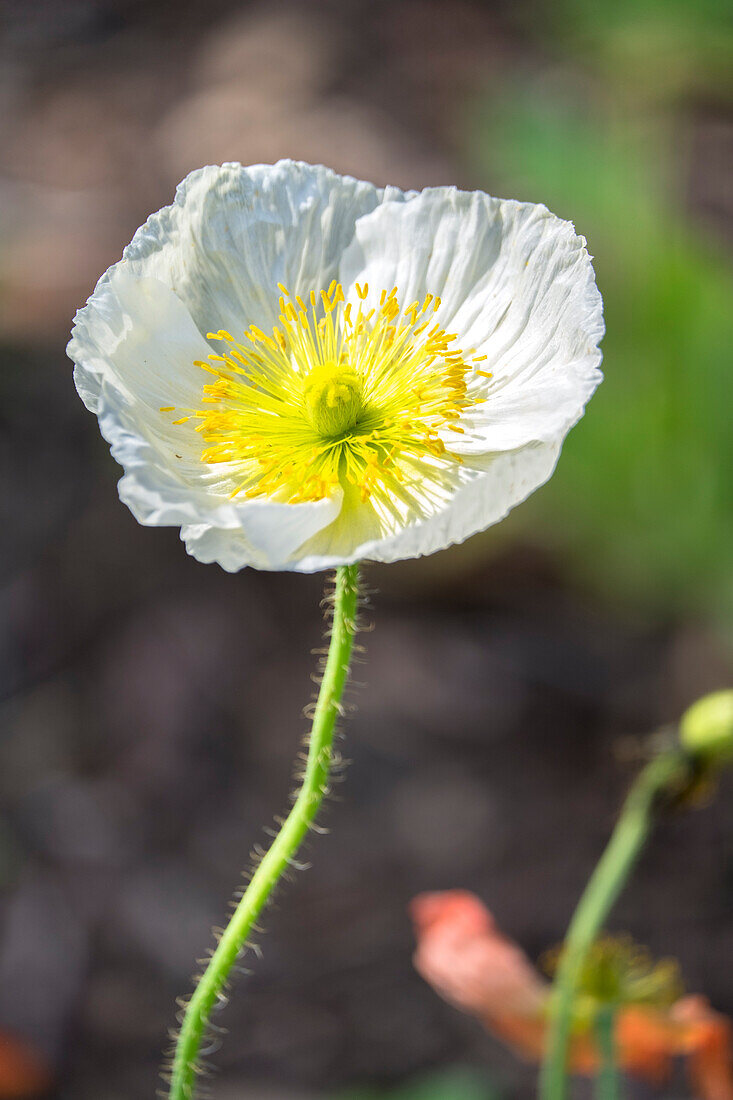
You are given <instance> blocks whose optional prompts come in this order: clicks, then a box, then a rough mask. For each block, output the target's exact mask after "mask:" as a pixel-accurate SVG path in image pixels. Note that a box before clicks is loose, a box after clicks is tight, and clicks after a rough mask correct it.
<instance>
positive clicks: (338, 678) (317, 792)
mask: <svg viewBox="0 0 733 1100" xmlns="http://www.w3.org/2000/svg"><path fill="white" fill-rule="evenodd" d="M358 573H359V567H358V566H357V565H348V566H341V567H340V568H339V569H338V570H337V572H336V591H335V596H334V605H333V623H332V628H331V640H330V645H329V649H328V657H327V658H326V664H325V668H324V672H323V679H322V681H321V687H320V691H319V693H318V701H317V703H316V707H315V712H314V716H313V724H312V727H311V731H310V737H309V742H308V758H307V762H306V767H305V774H304V776H303V782H302V785H301V787H300V790H299V792H298V796H297V798H296V800H295V802H294V804H293V808H292V809H291V811H290V813H289V815H288V817H287V818H286V820H285V821H284V823H283V825H282V827H281V829H280V831H279V833H278V834H277V836H276V837H275V839H274V840H273V842H272V844H271V846H270V848H269V849H268V850H267V852H266V853H265V855H264V856H263V858H262V860H261V861H260V863H259V865H258V867H257V869H256V870H255V872H254V874H253V876H252V878H251V880H250V882H249V885H248V886H247V889H246V890H245V892H244V894H243V895H242V899H241V901H240V902H239V904H238V905H237V908H236V909H235V911H234V914H233V916H232V918H231V920H230V921H229V924H228V925H227V927H226V929H225V930H224V932H223V934H222V936H221V938H220V939H219V942H218V944H217V946H216V950H215V951H214V952H213V954H212V956H211V959H210V961H209V963H208V965H207V967H206V969H205V970H204V973H203V974H202V975H201V978H200V979H199V982H198V985H197V986H196V989H195V990H194V993H193V996H192V997H191V999H190V1000H189V1002H188V1004H187V1005H186V1008H185V1011H184V1014H183V1019H182V1021H181V1029H180V1032H179V1034H178V1039H177V1042H176V1048H175V1053H174V1056H173V1064H172V1068H171V1076H170V1091H169V1098H170V1100H193V1097H194V1095H195V1089H196V1079H197V1077H198V1075H199V1073H200V1068H199V1058H200V1051H201V1044H202V1040H203V1037H204V1035H205V1033H206V1029H207V1026H208V1023H209V1019H210V1017H211V1013H212V1010H213V1008H214V1006H215V1004H216V1003H217V1001H218V999H219V998H220V997H221V995H222V992H223V990H224V988H225V986H226V983H227V979H228V978H229V975H230V973H231V970H232V967H233V966H234V964H235V963H236V961H237V959H238V957H239V955H240V953H241V951H242V949H243V948H244V947H245V946H246V943H247V938H248V936H249V934H250V932H251V931H252V927H253V925H254V923H255V921H256V920H257V917H258V916H259V914H260V913H261V912H262V910H263V908H264V906H265V905H266V903H267V901H268V898H269V897H270V895H271V894H272V891H273V889H274V887H275V886H276V885H277V883H278V882H279V881H280V879H281V878H282V876H283V874H284V873H285V872H286V871H287V869H288V867H289V866H290V865H291V863H292V861H293V858H294V857H295V855H296V853H297V851H298V849H299V848H300V845H301V843H302V842H303V840H304V838H305V836H306V833H307V832H308V829H309V828H310V826H311V824H312V822H313V819H314V817H315V816H316V814H317V812H318V810H319V808H320V805H321V803H322V801H323V797H324V795H325V794H326V792H327V789H328V781H329V774H330V768H331V754H332V745H333V738H334V730H335V725H336V719H337V716H338V715H339V714H340V712H341V698H342V695H343V692H344V687H345V686H346V680H347V677H348V671H349V662H350V660H351V651H352V648H353V642H354V634H355V631H356V625H355V624H356V612H357V603H358V591H357V589H358Z"/></svg>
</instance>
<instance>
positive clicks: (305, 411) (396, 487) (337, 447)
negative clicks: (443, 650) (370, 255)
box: [166, 281, 490, 517]
mask: <svg viewBox="0 0 733 1100" xmlns="http://www.w3.org/2000/svg"><path fill="white" fill-rule="evenodd" d="M278 286H279V289H280V291H281V297H280V317H279V321H280V324H279V325H278V326H276V327H275V328H274V329H273V331H272V335H267V334H266V333H264V332H263V331H262V330H261V329H259V328H257V327H256V326H254V325H252V326H250V328H249V329H248V330H247V332H246V333H245V334H244V339H243V340H242V341H239V340H237V339H235V337H234V336H232V335H231V334H230V333H229V332H226V331H224V330H221V331H219V332H215V333H209V334H208V339H210V340H215V341H217V342H219V344H220V348H221V350H220V351H218V352H217V353H215V354H212V355H210V356H209V361H208V362H203V361H198V362H197V365H198V366H200V367H201V368H202V369H203V370H205V371H206V372H208V373H209V374H210V375H213V376H214V380H213V381H212V382H209V383H208V384H206V385H204V387H203V404H204V405H205V406H206V407H205V408H204V409H203V410H192V411H191V416H184V417H181V418H179V419H178V420H176V421H174V423H185V422H186V421H187V420H188V419H190V418H191V417H193V418H196V419H198V420H199V424H198V425H197V427H196V431H198V432H200V433H201V435H202V437H203V440H204V443H205V447H204V449H203V451H202V454H201V458H202V461H203V462H205V463H207V464H210V465H211V466H213V467H215V468H216V472H217V474H218V475H219V476H221V477H223V479H224V480H225V481H226V482H228V483H229V485H230V488H231V496H232V497H236V496H237V495H238V494H243V495H245V496H247V497H250V498H252V497H271V498H273V499H276V500H279V501H285V502H289V503H297V502H301V501H309V500H319V499H322V498H323V497H326V496H328V495H330V494H331V493H332V492H333V491H334V490H335V489H336V488H338V487H340V488H342V489H343V490H344V492H345V493H347V494H352V493H355V494H358V499H360V500H361V501H362V502H365V501H367V500H371V502H372V504H373V506H374V507H375V508H376V509H377V511H378V512H380V513H381V514H382V515H383V516H385V517H386V516H388V515H391V516H395V515H397V514H398V513H400V514H404V512H405V509H410V508H412V509H414V508H417V510H418V512H419V513H422V512H424V511H425V508H426V506H427V504H428V502H429V501H430V500H434V499H436V498H442V497H443V496H444V495H445V493H446V492H447V491H449V490H450V489H451V488H452V487H453V486H454V485H455V481H456V478H457V476H458V471H459V467H460V461H461V460H460V458H459V457H458V456H457V455H454V454H452V453H451V452H450V450H448V449H447V448H446V446H445V443H444V442H443V439H442V435H443V434H444V432H445V430H446V429H447V430H450V431H451V432H454V433H457V434H463V432H464V428H463V427H462V426H461V417H462V414H463V413H464V412H465V410H466V409H467V408H469V407H470V406H471V405H474V404H476V403H477V397H476V394H475V393H474V392H472V390H471V389H470V387H471V383H472V382H477V381H480V376H483V377H484V378H486V377H490V376H489V375H487V374H486V372H484V371H481V370H480V369H479V363H480V362H481V360H482V359H483V358H485V357H482V356H473V357H472V358H469V357H467V356H466V355H464V353H463V352H462V351H461V350H460V349H459V348H456V347H454V344H455V340H456V336H455V335H454V334H451V333H447V332H445V331H444V330H443V329H442V328H441V327H440V325H439V324H437V323H436V322H435V320H434V318H433V314H434V313H435V311H436V310H437V309H438V308H439V307H440V299H439V298H434V297H433V295H431V294H428V295H427V296H426V297H425V299H424V300H423V301H422V302H419V301H417V302H413V303H412V304H411V305H409V306H408V307H407V308H406V309H402V308H401V306H400V304H399V302H398V300H397V288H396V287H395V288H394V289H393V290H392V291H390V292H387V291H386V290H383V291H382V292H381V295H380V298H379V305H378V306H375V307H374V308H372V309H367V306H366V299H367V297H368V293H369V288H368V286H366V285H365V286H359V284H357V285H356V291H357V298H358V305H356V304H352V303H351V302H347V301H346V299H345V295H344V291H343V288H342V286H341V285H340V284H339V283H337V282H335V281H334V282H333V283H332V284H331V286H330V287H329V288H328V290H327V291H321V294H320V296H317V295H316V294H315V293H313V292H311V294H310V297H309V304H307V303H306V302H304V301H303V299H302V298H301V297H300V296H298V295H295V296H293V295H291V294H290V293H289V291H288V290H287V289H286V288H285V287H284V286H282V285H281V284H278ZM166 411H170V410H168V409H166Z"/></svg>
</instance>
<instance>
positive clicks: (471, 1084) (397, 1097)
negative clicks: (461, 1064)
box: [337, 1068, 502, 1100]
mask: <svg viewBox="0 0 733 1100" xmlns="http://www.w3.org/2000/svg"><path fill="white" fill-rule="evenodd" d="M501 1095H502V1094H501V1093H500V1092H499V1091H498V1090H497V1089H496V1087H495V1086H494V1085H492V1084H491V1083H490V1082H489V1079H488V1078H487V1077H486V1075H485V1074H482V1073H479V1072H477V1071H476V1070H471V1069H465V1068H453V1069H448V1070H440V1071H438V1072H435V1073H432V1074H430V1075H429V1076H422V1077H420V1078H419V1079H418V1080H415V1081H411V1082H409V1083H408V1084H406V1085H401V1086H400V1087H398V1088H396V1089H390V1090H388V1091H381V1090H379V1089H370V1088H365V1089H352V1090H350V1091H349V1092H346V1093H341V1094H340V1095H339V1097H338V1098H337V1100H501Z"/></svg>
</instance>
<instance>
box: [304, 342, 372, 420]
mask: <svg viewBox="0 0 733 1100" xmlns="http://www.w3.org/2000/svg"><path fill="white" fill-rule="evenodd" d="M303 399H304V401H305V408H306V415H307V417H308V419H309V421H310V422H311V424H312V425H313V427H314V428H315V429H316V431H317V432H318V434H319V435H321V436H323V437H324V438H326V439H331V438H333V437H334V436H338V435H342V434H343V433H344V432H345V431H348V429H349V428H353V427H354V425H355V424H356V422H357V420H358V418H359V413H360V412H361V410H362V407H363V389H362V383H361V378H360V377H359V375H358V374H357V373H356V371H354V370H352V369H351V368H350V367H343V366H340V365H339V364H338V363H334V362H333V361H331V362H328V363H321V364H318V365H317V366H315V367H313V368H312V370H311V371H310V372H309V374H308V377H307V378H306V380H305V385H304V386H303Z"/></svg>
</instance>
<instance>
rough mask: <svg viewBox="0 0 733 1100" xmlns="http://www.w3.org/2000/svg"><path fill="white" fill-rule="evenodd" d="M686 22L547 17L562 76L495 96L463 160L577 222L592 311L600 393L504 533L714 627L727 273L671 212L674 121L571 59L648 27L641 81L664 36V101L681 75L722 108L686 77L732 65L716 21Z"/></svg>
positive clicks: (728, 343) (695, 224)
mask: <svg viewBox="0 0 733 1100" xmlns="http://www.w3.org/2000/svg"><path fill="white" fill-rule="evenodd" d="M700 8H701V12H702V13H703V14H702V16H701V18H699V19H698V16H697V15H695V17H694V18H693V17H692V15H691V12H692V8H691V6H690V5H689V4H684V3H670V4H662V3H661V2H660V3H656V4H649V3H647V4H646V5H642V7H641V8H638V7H637V6H636V5H632V4H631V3H628V2H624V3H621V4H614V5H611V4H609V3H606V2H602V0H593V2H592V3H589V4H585V3H583V4H581V3H580V0H561V2H560V3H559V5H558V9H556V10H555V11H554V18H555V19H556V20H561V21H562V22H563V24H564V25H565V27H566V28H572V33H568V35H567V36H566V43H567V46H566V56H565V64H564V67H562V68H561V69H560V70H555V69H552V70H548V68H547V67H543V68H542V70H541V71H539V72H535V73H533V74H530V75H528V76H527V78H526V79H524V80H522V82H521V84H520V83H519V82H516V83H511V84H510V85H507V84H506V83H504V84H503V85H502V88H501V90H500V91H498V92H495V93H494V95H493V96H492V97H491V99H490V101H489V102H488V103H485V104H484V105H483V106H482V108H481V110H480V113H479V117H478V121H477V130H478V138H479V140H478V141H477V142H475V144H474V148H475V149H477V150H478V154H479V157H480V158H481V167H482V172H483V176H484V179H485V180H486V177H487V175H488V177H489V178H488V181H487V182H488V184H489V189H490V190H493V191H494V192H495V193H496V192H497V191H499V193H502V192H503V193H505V194H512V195H515V196H517V197H519V198H523V199H529V200H533V201H543V202H546V203H547V205H548V206H550V208H551V209H553V210H554V211H555V212H556V213H558V214H559V215H561V216H562V217H566V218H569V219H572V220H573V221H575V222H576V224H577V226H578V229H579V231H580V232H582V233H583V234H584V235H585V236H587V238H588V241H589V248H590V250H591V252H592V253H594V254H595V261H594V266H595V269H596V274H597V278H598V283H599V286H600V288H601V292H602V294H603V297H604V302H605V317H606V326H607V335H606V337H605V340H604V343H603V348H604V373H605V376H606V381H605V382H604V383H603V385H602V386H601V388H600V390H599V391H598V393H597V395H596V396H595V397H594V398H593V400H592V402H591V404H590V405H589V408H588V412H587V414H586V417H585V419H584V420H583V421H582V423H581V424H580V425H579V426H578V428H576V429H575V431H574V432H572V433H571V435H570V437H569V439H568V442H567V444H566V446H565V449H564V453H563V457H562V459H561V463H560V469H559V473H558V475H557V476H556V477H555V478H554V479H553V480H552V482H551V483H550V485H549V486H548V487H547V488H546V489H545V490H543V492H542V493H540V494H539V495H538V497H537V498H536V499H535V501H534V502H533V504H532V507H531V508H529V509H527V511H526V512H525V515H524V517H523V519H522V520H520V523H521V522H525V523H529V524H533V525H534V529H535V530H536V529H537V528H536V525H537V523H538V521H541V528H540V530H541V532H542V536H543V538H546V539H548V540H550V541H552V542H553V543H554V544H555V545H557V546H558V547H559V548H560V549H561V550H562V552H563V554H564V555H566V556H567V557H568V558H569V559H570V560H571V561H572V562H573V563H574V566H575V568H576V569H577V570H578V571H579V572H580V574H581V575H582V576H583V577H584V578H585V579H586V580H588V581H590V582H591V583H593V584H594V585H596V586H600V587H601V588H602V589H605V590H606V592H607V593H608V594H609V595H610V596H611V597H614V598H616V597H618V596H620V597H621V598H623V599H628V600H630V601H633V602H635V603H636V604H637V606H639V607H642V608H644V607H646V608H647V609H654V610H655V611H656V612H657V613H658V612H659V611H660V610H662V611H667V610H668V611H669V612H671V613H672V614H674V613H676V612H681V611H687V612H693V613H695V612H703V613H707V614H709V615H710V616H712V617H718V618H719V619H720V620H721V621H723V622H726V623H727V624H728V625H729V626H730V624H731V622H733V557H732V554H731V546H732V545H733V430H732V429H733V362H732V354H731V353H732V351H733V267H732V266H731V263H730V260H729V257H728V255H726V252H725V250H724V248H723V247H722V246H721V245H720V244H719V243H718V242H716V240H715V239H714V233H713V230H712V227H711V226H710V225H705V224H703V223H702V221H701V219H700V218H693V216H692V215H691V213H690V212H689V211H688V210H686V209H685V202H684V191H685V187H686V180H687V176H688V171H689V165H688V161H687V152H686V149H685V146H684V141H683V140H682V137H683V135H684V134H685V126H684V122H683V119H682V118H681V116H680V115H679V113H678V112H677V111H676V110H672V109H663V108H661V107H660V106H659V104H658V103H655V104H652V103H650V102H649V101H648V100H645V99H644V96H643V94H642V90H641V88H642V86H643V85H644V82H645V81H646V78H647V76H648V72H647V71H646V69H645V68H644V66H643V65H638V66H634V65H627V66H626V67H625V68H624V69H623V72H622V73H621V72H620V70H619V67H618V65H616V68H614V67H613V65H611V64H610V62H609V68H610V71H611V72H613V73H614V74H615V78H616V86H615V87H612V83H613V82H612V81H610V80H609V78H608V73H607V70H606V68H605V67H602V68H601V69H600V71H599V72H597V73H596V74H595V75H594V78H593V79H592V80H590V81H589V80H588V76H587V72H583V73H582V74H581V73H580V70H579V67H578V66H577V54H576V52H575V49H574V47H575V46H577V44H578V43H579V42H580V41H583V42H585V43H586V45H587V49H586V50H585V51H584V53H583V59H584V65H585V66H586V67H587V65H588V64H589V63H590V62H592V61H593V59H594V58H599V57H604V58H606V59H609V58H614V57H616V58H617V54H618V42H619V41H621V39H623V40H624V41H625V42H627V49H626V54H625V56H626V57H627V58H629V57H632V58H635V57H637V55H639V56H643V50H642V45H643V42H647V43H648V42H649V41H651V39H650V38H649V27H650V25H653V26H654V27H655V28H656V31H655V34H656V36H657V37H656V39H654V42H655V48H656V52H655V51H654V50H647V55H648V56H647V61H648V62H649V63H650V64H653V63H654V59H655V58H656V60H657V61H660V53H659V51H660V50H661V52H662V54H664V51H665V50H666V49H667V46H668V43H669V42H670V41H671V38H672V37H674V35H676V36H677V37H675V42H676V43H677V46H678V51H677V54H676V56H677V58H678V68H677V76H676V77H675V80H674V85H675V89H676V91H677V92H679V90H680V88H681V87H682V86H683V84H684V85H685V87H688V88H689V86H690V82H691V80H692V77H693V75H694V76H695V81H694V83H695V86H696V87H699V86H700V85H701V83H702V82H704V81H707V82H710V81H711V80H712V81H713V83H714V85H715V87H716V89H717V91H718V92H719V98H720V97H724V95H725V89H722V88H721V87H720V86H718V85H717V84H715V78H716V73H715V71H714V70H712V69H708V70H707V71H706V72H704V73H700V72H698V71H697V69H696V66H698V65H699V64H700V58H702V57H709V56H711V55H712V54H714V55H715V57H716V58H721V57H723V56H724V55H727V56H729V57H731V56H733V50H732V47H733V35H732V34H731V32H730V28H729V29H728V32H727V34H725V33H723V22H722V20H719V19H718V16H719V15H720V13H721V12H722V11H723V10H724V6H723V5H718V4H711V3H709V4H707V5H705V4H703V5H700ZM706 8H707V9H710V11H709V14H710V19H706V17H705V9H706ZM712 9H716V11H715V12H713V11H712ZM652 17H653V18H654V19H655V20H656V22H654V23H653V24H650V22H649V20H650V19H652ZM693 23H694V24H695V26H697V27H698V32H699V33H697V35H692V36H691V37H689V38H688V39H685V38H684V35H683V34H682V32H681V31H680V30H679V29H680V28H682V27H688V28H689V27H690V26H692V24H693ZM639 28H642V29H643V36H644V37H643V40H642V41H640V42H638V43H637V46H638V49H636V50H635V49H631V47H630V45H629V43H631V42H633V35H634V33H641V31H640V30H639ZM703 29H704V33H703ZM672 32H674V35H673V33H672ZM678 32H679V33H678ZM714 33H716V34H718V35H719V38H718V41H717V44H716V45H715V48H714V49H713V48H712V45H711V43H712V39H713V37H714ZM705 44H707V46H710V50H707V46H705ZM591 45H592V47H593V48H592V49H591ZM704 46H705V48H703V47H704ZM706 50H707V52H706ZM683 55H684V59H683ZM683 60H684V64H683ZM641 70H644V71H643V72H642V71H641ZM683 74H684V80H683ZM619 89H620V91H619ZM473 137H474V138H475V137H476V134H475V132H474V135H473ZM500 188H501V190H500Z"/></svg>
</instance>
